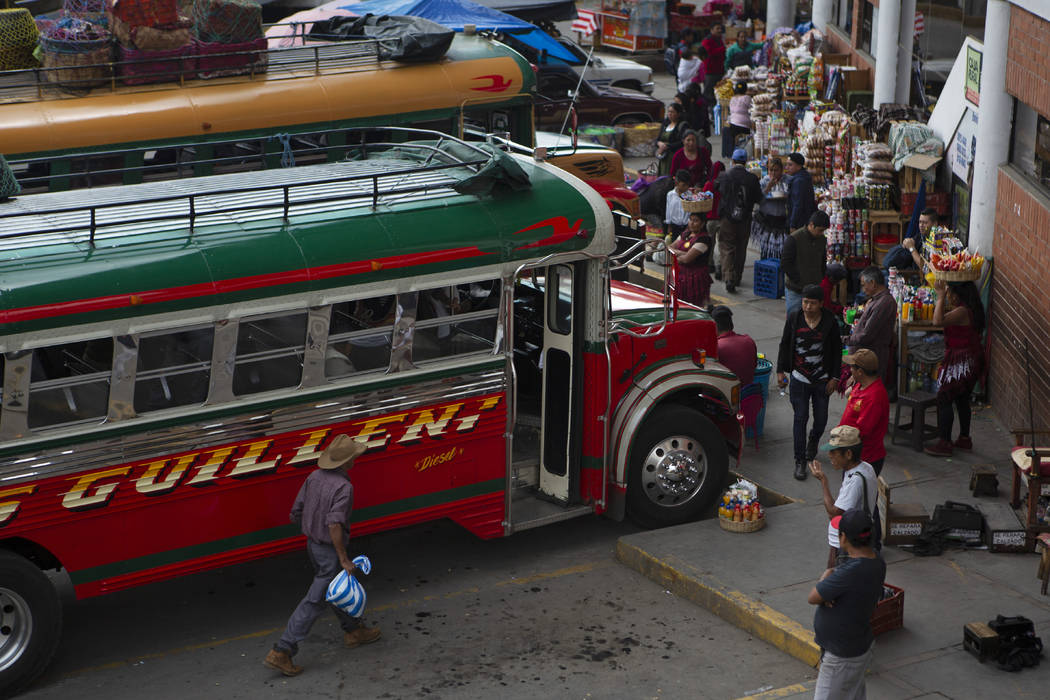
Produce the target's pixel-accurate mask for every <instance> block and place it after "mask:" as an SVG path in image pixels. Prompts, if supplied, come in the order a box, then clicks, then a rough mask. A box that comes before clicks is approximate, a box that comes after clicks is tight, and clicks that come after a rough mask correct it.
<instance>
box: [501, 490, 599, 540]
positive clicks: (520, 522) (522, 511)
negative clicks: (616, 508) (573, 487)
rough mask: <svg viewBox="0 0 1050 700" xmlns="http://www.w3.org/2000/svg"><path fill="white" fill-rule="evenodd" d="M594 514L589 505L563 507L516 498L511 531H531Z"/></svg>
mask: <svg viewBox="0 0 1050 700" xmlns="http://www.w3.org/2000/svg"><path fill="white" fill-rule="evenodd" d="M593 512H594V507H593V506H589V505H574V506H563V505H560V504H558V503H551V502H549V501H544V500H541V499H539V498H536V497H532V498H515V499H514V501H513V503H512V505H511V512H510V530H511V532H521V531H522V530H531V529H532V528H534V527H542V526H544V525H549V524H551V523H556V522H560V521H562V520H568V519H569V518H578V517H579V516H581V515H587V514H588V513H593Z"/></svg>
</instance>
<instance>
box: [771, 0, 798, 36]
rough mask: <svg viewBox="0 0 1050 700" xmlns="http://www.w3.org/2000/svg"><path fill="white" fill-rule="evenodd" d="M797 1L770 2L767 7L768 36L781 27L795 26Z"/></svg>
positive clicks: (778, 0)
mask: <svg viewBox="0 0 1050 700" xmlns="http://www.w3.org/2000/svg"><path fill="white" fill-rule="evenodd" d="M795 5H796V0H769V5H768V7H766V34H769V35H772V34H773V32H774V31H776V30H777V29H779V28H780V27H792V28H794V26H795Z"/></svg>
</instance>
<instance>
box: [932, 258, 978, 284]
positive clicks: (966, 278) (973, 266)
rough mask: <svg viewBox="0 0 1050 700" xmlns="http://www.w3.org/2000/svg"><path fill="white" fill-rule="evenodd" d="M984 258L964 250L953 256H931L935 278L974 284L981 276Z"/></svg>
mask: <svg viewBox="0 0 1050 700" xmlns="http://www.w3.org/2000/svg"><path fill="white" fill-rule="evenodd" d="M983 266H984V258H983V257H982V256H981V255H980V254H974V255H971V254H970V251H968V250H963V251H960V252H958V253H954V254H952V255H940V254H938V253H934V254H933V255H931V256H930V267H931V268H933V278H934V279H938V280H943V281H944V282H972V281H973V280H975V279H977V278H979V277H980V276H981V267H983Z"/></svg>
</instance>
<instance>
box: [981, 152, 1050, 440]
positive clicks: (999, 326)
mask: <svg viewBox="0 0 1050 700" xmlns="http://www.w3.org/2000/svg"><path fill="white" fill-rule="evenodd" d="M1048 271H1050V198H1048V197H1046V196H1044V195H1042V194H1039V193H1037V192H1036V191H1035V185H1032V184H1029V183H1028V182H1027V181H1026V180H1025V179H1024V177H1023V176H1022V175H1021V174H1020V173H1019V172H1017V171H1016V170H1013V169H1012V168H1010V167H1003V168H1001V169H1000V170H999V203H998V206H997V207H996V212H995V268H994V270H993V273H994V276H993V282H992V305H991V320H990V325H989V327H990V331H991V335H990V340H991V348H990V352H989V360H990V362H989V376H988V391H989V398H990V400H991V404H992V406H993V408H994V410H995V412H996V414H997V415H998V416H999V419H1000V420H1001V421H1002V423H1003V425H1004V427H1006V428H1014V427H1023V426H1027V425H1028V387H1027V378H1026V375H1025V355H1024V339H1025V338H1027V339H1028V342H1029V346H1030V348H1031V358H1032V394H1033V398H1034V401H1033V404H1034V414H1035V421H1036V424H1037V427H1043V428H1050V291H1048V290H1047V287H1048V286H1050V285H1048V284H1047V272H1048Z"/></svg>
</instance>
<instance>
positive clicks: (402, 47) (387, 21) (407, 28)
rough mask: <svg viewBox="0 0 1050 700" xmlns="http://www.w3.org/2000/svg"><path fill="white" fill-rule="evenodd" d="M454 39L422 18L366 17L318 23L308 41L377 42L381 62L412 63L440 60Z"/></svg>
mask: <svg viewBox="0 0 1050 700" xmlns="http://www.w3.org/2000/svg"><path fill="white" fill-rule="evenodd" d="M455 35H456V33H455V32H453V31H452V30H451V29H449V28H448V27H446V26H444V25H441V24H438V23H437V22H431V21H430V20H429V19H424V18H422V17H399V16H395V15H384V16H382V17H376V16H375V15H365V16H363V17H332V18H331V19H324V20H318V21H317V22H315V23H314V25H313V27H312V28H311V29H310V33H309V34H308V35H307V38H308V39H314V38H319V39H326V38H328V39H331V38H335V37H338V38H340V39H351V38H354V37H361V38H369V39H376V40H377V41H378V42H379V56H380V58H384V59H388V60H394V61H408V62H411V61H437V60H440V59H441V57H442V56H444V55H445V52H446V51H448V47H449V46H451V45H452V37H454V36H455Z"/></svg>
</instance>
